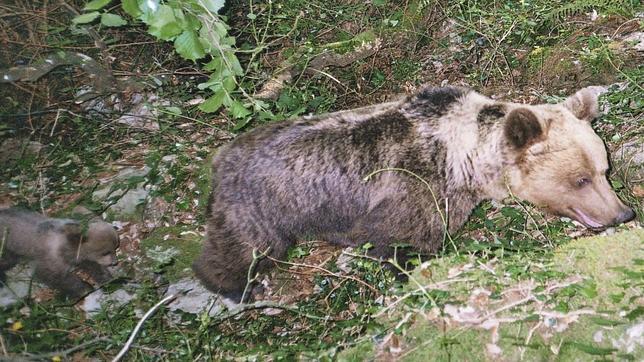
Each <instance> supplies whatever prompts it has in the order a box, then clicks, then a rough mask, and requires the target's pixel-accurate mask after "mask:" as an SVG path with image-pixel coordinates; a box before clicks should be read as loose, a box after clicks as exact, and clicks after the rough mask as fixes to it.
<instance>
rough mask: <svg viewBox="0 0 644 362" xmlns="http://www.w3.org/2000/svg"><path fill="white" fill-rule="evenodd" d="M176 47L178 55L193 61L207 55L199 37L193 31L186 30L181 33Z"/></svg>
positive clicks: (175, 44)
mask: <svg viewBox="0 0 644 362" xmlns="http://www.w3.org/2000/svg"><path fill="white" fill-rule="evenodd" d="M174 47H175V49H177V53H179V55H181V56H182V57H184V58H185V59H190V60H192V61H195V60H197V59H201V58H203V57H204V56H205V55H206V52H205V51H204V49H203V47H202V46H201V43H200V42H199V37H197V34H196V33H195V32H194V31H192V30H186V31H184V32H183V33H181V35H179V36H178V37H177V39H175V40H174Z"/></svg>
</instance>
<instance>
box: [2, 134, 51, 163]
mask: <svg viewBox="0 0 644 362" xmlns="http://www.w3.org/2000/svg"><path fill="white" fill-rule="evenodd" d="M44 148H45V146H44V145H43V144H42V143H40V142H36V141H30V140H28V139H23V138H9V139H7V140H5V141H4V142H2V146H0V163H1V164H6V163H9V162H13V161H16V160H19V159H21V158H24V157H33V156H36V155H38V154H39V153H40V152H41V151H42V150H43V149H44Z"/></svg>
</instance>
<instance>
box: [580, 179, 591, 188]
mask: <svg viewBox="0 0 644 362" xmlns="http://www.w3.org/2000/svg"><path fill="white" fill-rule="evenodd" d="M590 182H591V181H590V179H589V178H588V177H581V178H579V179H578V180H577V186H579V187H584V186H586V185H589V184H590Z"/></svg>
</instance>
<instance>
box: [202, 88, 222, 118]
mask: <svg viewBox="0 0 644 362" xmlns="http://www.w3.org/2000/svg"><path fill="white" fill-rule="evenodd" d="M227 96H228V94H227V93H226V92H225V91H224V90H223V89H220V90H219V91H218V92H215V94H213V95H212V96H211V97H210V98H208V99H206V101H205V102H203V103H201V105H199V109H200V110H202V111H204V112H207V113H212V112H216V111H217V110H218V109H219V108H221V106H222V105H223V104H224V100H225V99H226V97H227Z"/></svg>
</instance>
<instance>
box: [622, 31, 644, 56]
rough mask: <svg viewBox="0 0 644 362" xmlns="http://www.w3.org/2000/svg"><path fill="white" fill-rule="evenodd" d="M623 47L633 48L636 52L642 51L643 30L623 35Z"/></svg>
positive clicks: (643, 47) (643, 48)
mask: <svg viewBox="0 0 644 362" xmlns="http://www.w3.org/2000/svg"><path fill="white" fill-rule="evenodd" d="M622 40H623V41H624V43H625V44H626V45H625V47H627V48H633V49H634V50H636V51H638V52H644V32H641V31H636V32H634V33H630V34H628V35H627V36H625V37H624V38H623V39H622Z"/></svg>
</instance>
